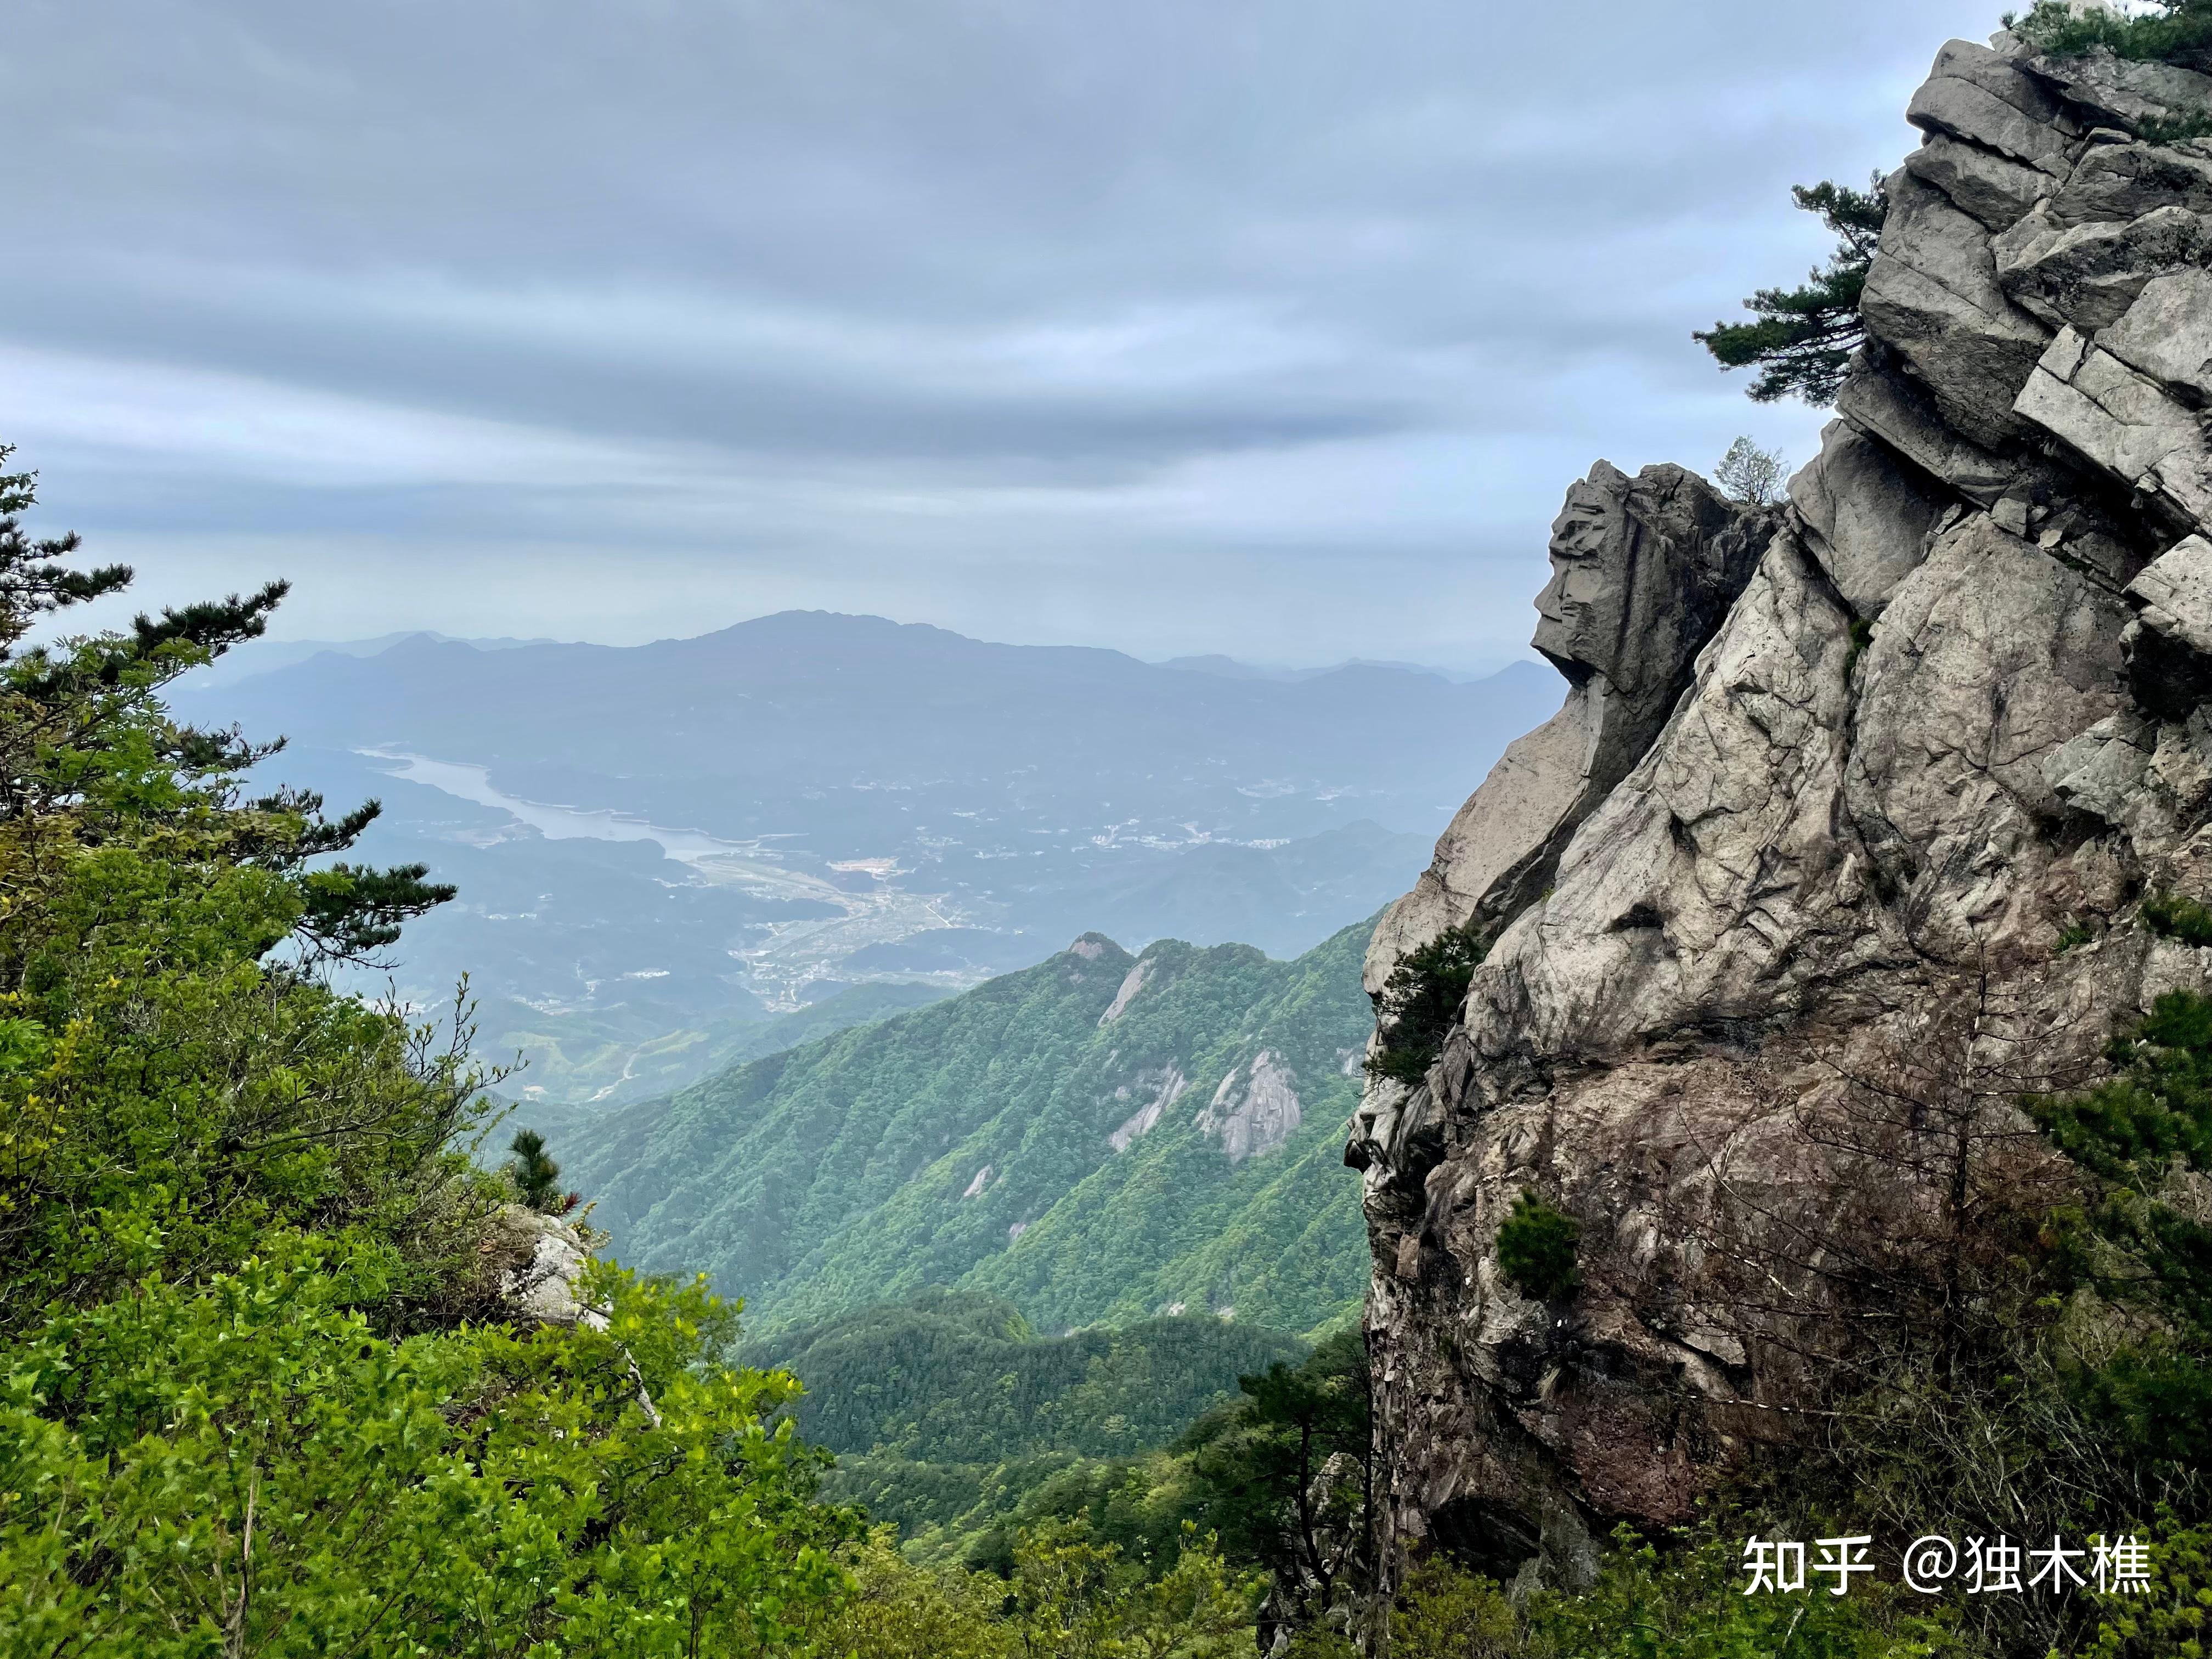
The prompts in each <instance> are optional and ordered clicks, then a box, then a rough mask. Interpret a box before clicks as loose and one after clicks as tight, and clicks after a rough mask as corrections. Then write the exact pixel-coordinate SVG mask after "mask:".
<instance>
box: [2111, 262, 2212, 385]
mask: <svg viewBox="0 0 2212 1659" xmlns="http://www.w3.org/2000/svg"><path fill="white" fill-rule="evenodd" d="M2097 345H2098V348H2099V349H2100V350H2104V351H2109V352H2110V353H2112V356H2115V357H2117V358H2118V359H2119V360H2120V361H2121V362H2124V363H2125V364H2126V365H2127V366H2128V367H2129V368H2132V369H2135V370H2136V371H2137V372H2138V373H2140V374H2147V375H2148V376H2149V377H2150V378H2151V379H2152V380H2156V381H2157V382H2158V383H2159V385H2160V386H2162V387H2163V388H2164V389H2165V391H2166V393H2167V395H2168V396H2170V397H2171V398H2173V399H2174V400H2175V401H2176V402H2177V403H2179V404H2182V405H2183V406H2184V407H2185V408H2188V409H2192V410H2203V409H2204V408H2206V407H2207V406H2208V405H2212V272H2208V271H2203V270H2177V271H2173V272H2171V273H2168V274H2166V275H2163V276H2154V277H2152V278H2151V279H2150V280H2149V281H2148V282H2146V283H2144V284H2143V288H2142V294H2141V295H2140V296H2139V297H2138V298H2137V299H2136V302H2135V304H2134V305H2132V306H2130V307H2129V308H2128V310H2127V312H2126V313H2125V314H2124V316H2122V317H2121V319H2119V321H2118V323H2117V324H2115V325H2113V326H2112V327H2110V328H2107V329H2106V330H2105V331H2103V332H2102V333H2100V334H2099V335H2098V336H2097Z"/></svg>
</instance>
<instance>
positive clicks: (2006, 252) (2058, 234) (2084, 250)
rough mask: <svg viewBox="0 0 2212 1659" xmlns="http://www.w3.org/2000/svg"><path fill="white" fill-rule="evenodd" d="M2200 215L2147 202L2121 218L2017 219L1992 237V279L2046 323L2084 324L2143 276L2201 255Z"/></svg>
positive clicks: (2112, 316)
mask: <svg viewBox="0 0 2212 1659" xmlns="http://www.w3.org/2000/svg"><path fill="white" fill-rule="evenodd" d="M2208 240H2212V238H2208V235H2207V222H2206V221H2205V220H2204V219H2203V218H2201V217H2199V216H2197V214H2194V213H2191V211H2190V210H2188V209H2187V208H2181V207H2163V208H2154V209H2153V210H2151V211H2150V212H2148V213H2146V214H2144V215H2143V216H2142V217H2141V218H2139V219H2136V220H2133V221H2130V222H2129V223H2126V224H2117V223H2113V222H2109V221H2105V220H2093V221H2091V222H2088V223H2087V224H2079V225H2074V226H2071V227H2068V226H2062V225H2060V224H2059V223H2058V222H2057V220H2056V218H2055V217H2053V216H2051V215H2049V214H2047V213H2041V212H2039V213H2036V214H2033V215H2031V216H2028V217H2027V218H2026V219H2023V220H2022V221H2021V222H2020V223H2019V224H2017V225H2015V226H2014V227H2013V228H2012V229H2010V230H2008V231H2007V232H2006V233H2005V234H2002V235H2001V236H1999V237H1998V238H1997V239H1996V242H1995V244H1994V245H1993V251H1994V252H1995V253H1996V268H1997V282H1998V283H1999V285H2000V286H2001V287H2002V288H2003V289H2004V291H2005V292H2006V293H2007V294H2008V295H2010V296H2011V297H2012V299H2013V301H2015V303H2016V304H2018V305H2019V306H2021V308H2023V309H2024V310H2027V311H2029V312H2032V313H2034V314H2035V315H2036V316H2037V317H2039V318H2041V319H2043V320H2044V321H2045V323H2047V324H2049V325H2051V327H2052V328H2063V327H2065V326H2066V325H2069V324H2071V325H2073V326H2074V327H2075V328H2078V329H2081V330H2083V331H2086V332H2091V333H2093V332H2094V331H2097V330H2098V329H2100V328H2103V327H2105V326H2106V325H2109V324H2112V323H2115V322H2118V320H2119V319H2121V318H2122V317H2123V316H2124V315H2126V314H2127V311H2128V307H2130V306H2132V305H2133V304H2134V303H2135V301H2136V296H2137V295H2140V294H2141V293H2142V291H2143V289H2144V287H2145V285H2147V284H2148V283H2149V282H2150V280H2151V279H2152V278H2153V277H2154V276H2158V275H2160V273H2162V272H2165V271H2170V270H2176V269H2179V268H2181V267H2185V266H2188V265H2191V264H2195V263H2196V262H2197V260H2199V259H2201V258H2203V257H2204V254H2205V252H2206V248H2207V244H2208Z"/></svg>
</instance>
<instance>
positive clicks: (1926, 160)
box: [1905, 133, 2054, 230]
mask: <svg viewBox="0 0 2212 1659" xmlns="http://www.w3.org/2000/svg"><path fill="white" fill-rule="evenodd" d="M1905 171H1906V172H1908V173H1911V174H1912V176H1913V177H1914V178H1916V179H1920V180H1921V181H1922V182H1923V183H1925V184H1929V185H1934V186H1935V187H1936V189H1937V190H1940V191H1942V192H1943V194H1944V195H1946V196H1948V197H1950V198H1951V203H1952V205H1953V206H1954V207H1957V208H1959V209H1960V210H1962V211H1964V212H1966V213H1971V214H1972V215H1973V216H1974V217H1975V218H1977V219H1978V220H1980V221H1981V222H1982V223H1983V224H1984V225H1986V226H1987V227H1989V228H1990V229H1991V230H2002V229H2004V228H2007V227H2008V226H2009V225H2012V224H2015V223H2017V222H2019V220H2020V218H2021V215H2023V214H2025V213H2026V212H2027V210H2029V209H2030V208H2032V207H2033V206H2034V205H2035V204H2037V203H2038V202H2039V201H2041V200H2042V199H2043V198H2044V197H2045V196H2048V195H2049V194H2050V193H2051V190H2052V189H2053V188H2054V186H2053V183H2052V179H2051V175H2050V174H2049V173H2046V172H2044V171H2043V170H2042V169H2040V168H2039V167H2029V166H2027V164H2026V163H2024V162H2020V161H2008V160H2007V159H2006V158H2005V157H2003V156H2002V155H1995V154H1993V153H1991V152H1990V151H1989V150H1985V149H1983V148H1981V146H1980V145H1978V144H1970V143H1965V142H1963V141H1961V140H1960V139H1957V138H1952V137H1947V136H1945V135H1943V134H1942V133H1936V134H1934V135H1932V136H1931V137H1929V140H1928V142H1927V143H1924V144H1923V145H1921V146H1920V148H1919V149H1916V150H1914V151H1913V152H1912V153H1911V155H1908V156H1906V157H1905Z"/></svg>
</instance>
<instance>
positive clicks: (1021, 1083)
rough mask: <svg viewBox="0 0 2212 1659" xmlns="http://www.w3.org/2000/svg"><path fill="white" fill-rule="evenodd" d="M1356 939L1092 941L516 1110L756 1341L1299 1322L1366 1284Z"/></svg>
mask: <svg viewBox="0 0 2212 1659" xmlns="http://www.w3.org/2000/svg"><path fill="white" fill-rule="evenodd" d="M1369 932H1370V923H1367V922H1361V923H1358V924H1356V925H1355V926H1353V927H1348V928H1346V929H1344V930H1343V931H1342V932H1340V933H1338V934H1336V935H1335V936H1334V938H1332V939H1328V941H1327V942H1325V943H1324V944H1322V945H1321V946H1319V947H1318V948H1316V950H1314V951H1310V952H1308V953H1307V954H1306V955H1304V957H1300V958H1298V959H1297V961H1295V962H1289V963H1283V962H1274V961H1271V960H1269V959H1268V958H1267V957H1265V956H1263V955H1261V953H1260V952H1259V951H1255V950H1253V949H1251V948H1250V947H1249V946H1247V945H1218V946H1214V947H1212V948H1210V949H1201V948H1199V947H1197V946H1194V945H1186V944H1182V943H1180V942H1178V941H1175V940H1165V941H1159V942H1156V943H1154V944H1153V945H1150V946H1148V947H1147V948H1146V951H1144V952H1143V953H1142V954H1141V955H1140V956H1131V955H1130V954H1129V953H1128V952H1127V951H1123V950H1122V949H1121V947H1120V946H1119V945H1115V944H1114V943H1112V942H1111V941H1110V940H1108V939H1103V938H1101V937H1099V936H1097V935H1096V934H1091V935H1086V936H1085V938H1083V939H1079V940H1078V941H1077V942H1076V943H1075V944H1074V945H1072V946H1071V947H1070V948H1069V949H1067V950H1066V951H1063V952H1061V953H1060V954H1058V955H1056V956H1054V957H1051V958H1049V959H1048V960H1047V961H1045V962H1042V963H1039V964H1037V965H1036V966H1035V967H1033V968H1030V969H1024V970H1023V971H1022V972H1019V973H1016V974H1011V975H1005V976H1003V977H1000V978H998V979H994V980H992V981H989V982H988V983H987V984H984V985H982V986H981V987H977V988H976V989H975V990H972V991H969V992H968V993H966V994H963V995H961V996H958V997H956V998H953V999H951V1000H947V1001H943V1002H938V1003H933V1004H932V1005H930V1006H927V1007H925V1008H920V1009H915V1010H914V1011H912V1012H907V1013H902V1014H899V1015H896V1016H895V1017H893V1018H889V1019H886V1020H884V1021H882V1022H880V1023H878V1024H871V1025H866V1026H860V1027H856V1028H854V1029H851V1030H846V1031H844V1032H842V1033H840V1034H838V1035H835V1036H829V1037H826V1038H823V1039H822V1040H820V1041H817V1042H811V1043H808V1044H805V1046H803V1047H800V1048H795V1049H793V1050H791V1051H789V1052H787V1053H784V1054H774V1055H770V1056H769V1057H767V1058H764V1059H761V1060H752V1061H750V1062H749V1063H747V1064H744V1065H742V1066H735V1067H733V1068H732V1069H730V1070H727V1071H725V1072H722V1073H720V1074H718V1075H716V1076H715V1077H714V1078H712V1079H709V1080H708V1081H706V1082H703V1083H700V1084H696V1085H692V1086H691V1087H690V1088H689V1089H686V1090H684V1091H681V1092H679V1093H678V1094H676V1095H675V1096H673V1097H671V1098H668V1099H665V1100H661V1101H657V1102H653V1103H647V1104H644V1105H640V1106H636V1107H633V1108H630V1109H627V1110H623V1111H615V1112H599V1113H586V1112H581V1111H579V1110H577V1109H574V1108H568V1109H562V1110H559V1111H549V1112H546V1113H533V1112H532V1109H530V1108H527V1107H526V1108H524V1109H522V1111H521V1113H520V1118H521V1120H522V1121H525V1122H532V1123H534V1124H536V1125H537V1126H538V1127H543V1128H544V1129H545V1131H546V1132H547V1133H548V1138H549V1139H550V1143H551V1146H552V1151H553V1154H554V1156H555V1157H556V1158H557V1159H559V1160H560V1162H561V1164H562V1169H563V1178H564V1180H565V1181H566V1182H568V1183H569V1184H571V1185H573V1186H574V1187H575V1188H577V1189H578V1190H580V1191H581V1192H583V1193H584V1194H586V1195H587V1196H589V1197H590V1198H591V1199H592V1200H593V1201H594V1203H595V1206H596V1207H595V1209H594V1210H593V1212H592V1221H593V1223H594V1224H595V1225H599V1226H603V1227H605V1228H606V1229H608V1230H609V1231H611V1233H612V1235H613V1243H612V1250H613V1253H614V1254H615V1255H617V1256H618V1257H619V1258H620V1259H621V1260H623V1261H624V1262H626V1263H629V1264H630V1265H632V1266H635V1267H643V1268H647V1269H649V1270H653V1271H661V1272H668V1273H684V1274H689V1273H696V1272H705V1273H709V1274H711V1275H712V1276H713V1278H714V1282H715V1285H716V1287H717V1288H718V1289H719V1290H720V1291H722V1292H723V1293H724V1294H725V1295H731V1296H742V1297H744V1298H745V1300H746V1304H747V1313H746V1324H747V1328H748V1329H750V1330H751V1331H753V1332H754V1333H756V1334H761V1335H766V1334H772V1333H774V1332H775V1331H776V1330H778V1329H779V1328H785V1327H788V1326H791V1325H793V1324H794V1323H799V1322H807V1321H811V1320H818V1319H821V1318H823V1317H828V1316H835V1315H837V1314H840V1313H843V1312H846V1311H848V1310H852V1309H854V1308H858V1307H862V1306H866V1305H869V1304H875V1303H878V1302H881V1301H883V1300H884V1299H885V1298H891V1297H903V1296H908V1295H911V1294H913V1293H915V1292H916V1291H921V1290H925V1289H927V1288H929V1287H932V1286H953V1287H957V1288H959V1289H962V1290H967V1291H979V1292H982V1293H986V1294H989V1295H993V1296H996V1297H1001V1298H1004V1299H1005V1300H1006V1301H1008V1302H1010V1303H1012V1304H1013V1305H1014V1306H1016V1307H1017V1308H1018V1309H1019V1310H1021V1311H1022V1313H1023V1314H1024V1315H1025V1316H1027V1317H1028V1318H1029V1319H1030V1321H1031V1322H1034V1323H1035V1324H1036V1326H1037V1327H1038V1328H1042V1329H1046V1330H1050V1331H1062V1330H1066V1329H1071V1328H1080V1327H1085V1326H1090V1325H1093V1324H1098V1323H1127V1322H1129V1321H1132V1320H1137V1319H1144V1318H1148V1317H1159V1316H1166V1317H1172V1316H1179V1315H1186V1314H1198V1313H1205V1314H1209V1315H1212V1316H1218V1317H1221V1318H1233V1319H1235V1320H1237V1321H1238V1322H1249V1323H1252V1324H1257V1325H1263V1326H1267V1327H1271V1328H1275V1329H1279V1330H1285V1331H1291V1332H1315V1331H1318V1330H1321V1329H1324V1328H1328V1327H1331V1326H1333V1325H1334V1324H1337V1323H1340V1322H1342V1321H1343V1320H1345V1319H1346V1318H1348V1317H1350V1316H1352V1312H1353V1311H1354V1310H1356V1309H1357V1308H1358V1304H1359V1298H1360V1295H1361V1292H1362V1291H1363V1289H1364V1285H1365V1284H1366V1280H1367V1273H1368V1257H1367V1248H1366V1233H1365V1228H1364V1224H1363V1222H1362V1219H1361V1217H1360V1212H1359V1182H1358V1180H1357V1179H1356V1178H1354V1177H1352V1176H1350V1175H1349V1174H1348V1173H1347V1172H1346V1170H1345V1169H1344V1167H1343V1156H1342V1152H1343V1146H1344V1137H1345V1126H1346V1120H1347V1119H1348V1117H1349V1116H1350V1114H1351V1111H1352V1106H1353V1105H1354V1103H1356V1102H1357V1100H1358V1094H1359V1076H1358V1060H1359V1055H1360V1054H1361V1051H1362V1048H1363V1045H1364V1042H1365V1039H1366V1036H1367V1032H1368V1030H1370V1027H1371V1024H1372V1016H1371V1013H1370V1010H1369V1007H1368V1003H1367V1000H1366V998H1365V996H1364V994H1362V993H1361V990H1360V985H1359V965H1360V959H1361V957H1362V955H1363V953H1364V949H1365V946H1366V942H1367V936H1368V933H1369Z"/></svg>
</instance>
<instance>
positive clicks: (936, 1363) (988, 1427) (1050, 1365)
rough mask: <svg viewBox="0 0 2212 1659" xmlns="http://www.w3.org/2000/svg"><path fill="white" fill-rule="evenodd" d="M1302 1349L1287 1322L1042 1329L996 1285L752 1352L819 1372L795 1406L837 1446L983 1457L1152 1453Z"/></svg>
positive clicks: (810, 1330) (815, 1435)
mask: <svg viewBox="0 0 2212 1659" xmlns="http://www.w3.org/2000/svg"><path fill="white" fill-rule="evenodd" d="M1305 1352H1306V1350H1305V1346H1304V1344H1303V1343H1301V1342H1299V1341H1297V1340H1296V1339H1294V1338H1291V1337H1289V1336H1285V1335H1284V1334H1282V1333H1281V1332H1279V1331H1272V1330H1267V1329H1264V1328H1261V1327H1258V1326H1254V1325H1247V1324H1245V1323H1243V1322H1242V1321H1233V1320H1224V1319H1216V1318H1213V1317H1211V1316H1198V1315H1189V1314H1186V1315H1183V1316H1180V1317H1178V1318H1171V1319H1148V1320H1143V1321H1140V1322H1138V1323H1136V1324H1134V1325H1131V1326H1128V1327H1127V1328H1124V1329H1121V1330H1103V1329H1097V1330H1086V1331H1078V1332H1076V1333H1075V1334H1073V1335H1071V1336H1057V1337H1054V1336H1041V1335H1040V1334H1038V1333H1037V1332H1036V1330H1035V1329H1034V1328H1032V1327H1031V1326H1030V1323H1029V1322H1028V1321H1027V1320H1025V1319H1024V1318H1023V1317H1022V1316H1021V1315H1020V1313H1019V1312H1018V1311H1017V1310H1015V1308H1014V1307H1013V1305H1012V1304H1011V1303H1008V1302H1005V1301H1002V1300H1000V1298H998V1297H988V1296H979V1295H975V1294H974V1293H972V1292H966V1291H923V1292H922V1293H921V1295H920V1296H918V1297H915V1299H914V1300H913V1301H912V1302H910V1303H894V1304H886V1305H884V1306H879V1307H872V1308H863V1309H860V1310H856V1311H854V1312H852V1313H845V1314H837V1315H835V1316H831V1317H830V1318H829V1319H826V1320H822V1321H819V1322H816V1323H813V1324H810V1325H805V1326H799V1327H796V1328H793V1329H791V1330H788V1331H786V1332H783V1333H781V1334H779V1335H777V1336H775V1337H772V1338H769V1339H768V1340H764V1341H760V1342H755V1343H750V1344H748V1345H747V1346H746V1347H745V1349H744V1358H745V1360H746V1362H747V1363H749V1364H756V1365H759V1366H761V1367H763V1369H767V1370H788V1371H790V1372H792V1373H793V1374H794V1375H796V1376H801V1377H804V1378H805V1380H806V1395H805V1398H804V1399H802V1400H800V1401H799V1402H798V1403H797V1405H796V1406H795V1407H793V1412H792V1415H793V1417H794V1418H796V1419H797V1420H798V1422H799V1427H800V1430H801V1431H802V1432H803V1433H804V1434H805V1437H807V1438H808V1439H809V1440H811V1441H814V1442H816V1443H818V1444H821V1445H823V1446H827V1447H828V1448H829V1449H830V1450H832V1451H835V1452H841V1453H855V1452H883V1453H889V1454H891V1455H896V1456H898V1457H902V1458H909V1459H914V1460H916V1461H920V1462H957V1463H977V1462H994V1461H998V1460H1001V1459H1006V1458H1016V1457H1023V1456H1027V1455H1032V1454H1035V1453H1039V1452H1054V1451H1066V1452H1074V1453H1079V1454H1081V1455H1085V1456H1091V1457H1113V1456H1126V1455H1129V1454H1131V1453H1134V1452H1145V1451H1151V1450H1152V1449H1155V1448H1157V1447H1160V1446H1164V1445H1166V1444H1167V1443H1169V1442H1170V1441H1171V1440H1173V1439H1175V1437H1176V1436H1177V1435H1179V1434H1181V1433H1182V1431H1184V1430H1186V1429H1188V1427H1189V1426H1190V1425H1191V1424H1192V1423H1194V1421H1196V1420H1197V1419H1198V1418H1199V1417H1200V1415H1201V1414H1203V1413H1205V1412H1206V1411H1208V1410H1210V1409H1212V1407H1216V1406H1219V1405H1221V1404H1224V1403H1225V1402H1226V1401H1232V1400H1234V1399H1236V1398H1237V1378H1238V1377H1239V1376H1247V1375H1249V1374H1252V1373H1254V1372H1258V1371H1264V1370H1266V1369H1267V1367H1268V1366H1269V1365H1270V1364H1273V1363H1274V1362H1275V1361H1277V1360H1284V1361H1287V1362H1290V1363H1292V1364H1295V1363H1297V1361H1298V1360H1300V1359H1302V1358H1304V1356H1305Z"/></svg>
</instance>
